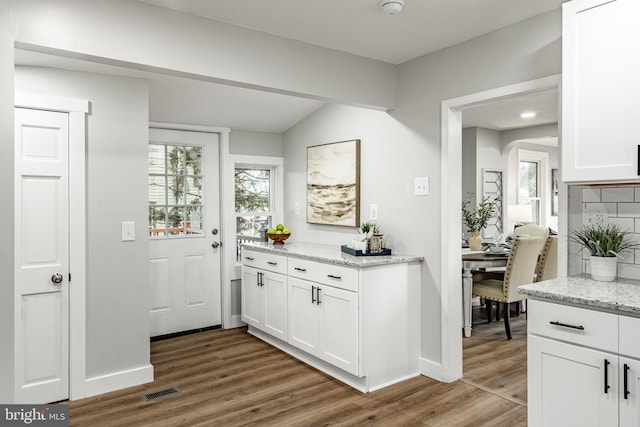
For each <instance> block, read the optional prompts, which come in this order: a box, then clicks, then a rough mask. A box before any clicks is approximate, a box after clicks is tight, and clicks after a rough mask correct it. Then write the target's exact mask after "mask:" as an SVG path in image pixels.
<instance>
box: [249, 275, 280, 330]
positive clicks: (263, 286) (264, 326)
mask: <svg viewBox="0 0 640 427" xmlns="http://www.w3.org/2000/svg"><path fill="white" fill-rule="evenodd" d="M241 291H242V295H241V306H242V307H241V308H242V321H243V322H245V323H247V324H248V325H251V326H253V327H255V328H258V329H260V330H263V331H265V332H267V333H269V334H271V335H273V336H275V337H278V338H280V339H282V340H286V339H287V276H285V275H284V274H278V273H273V272H270V271H264V270H259V269H256V268H253V267H243V268H242V289H241Z"/></svg>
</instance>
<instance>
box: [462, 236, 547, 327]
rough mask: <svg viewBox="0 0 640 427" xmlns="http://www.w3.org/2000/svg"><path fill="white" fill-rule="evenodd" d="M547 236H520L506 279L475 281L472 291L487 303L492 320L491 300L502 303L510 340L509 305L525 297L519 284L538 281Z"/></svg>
mask: <svg viewBox="0 0 640 427" xmlns="http://www.w3.org/2000/svg"><path fill="white" fill-rule="evenodd" d="M545 242H546V239H543V238H542V237H531V236H520V237H517V238H516V239H515V241H514V242H513V245H512V246H511V252H510V253H509V259H508V260H507V267H506V269H505V273H504V279H502V280H499V279H486V280H479V281H475V280H474V281H473V287H472V291H471V292H472V294H473V295H476V296H479V297H483V298H484V300H485V304H486V306H487V311H488V313H487V315H488V319H489V321H491V302H492V301H495V302H497V303H502V306H503V313H504V316H502V317H504V329H505V332H506V333H507V339H511V325H510V323H509V313H510V311H509V306H510V304H511V303H513V302H518V303H519V302H520V301H522V300H524V299H525V298H526V297H525V296H524V295H523V294H520V293H518V286H520V285H525V284H528V283H533V282H534V281H535V274H536V265H537V263H538V256H539V255H540V252H541V250H542V247H543V246H544V244H545Z"/></svg>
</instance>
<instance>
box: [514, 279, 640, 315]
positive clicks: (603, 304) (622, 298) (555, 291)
mask: <svg viewBox="0 0 640 427" xmlns="http://www.w3.org/2000/svg"><path fill="white" fill-rule="evenodd" d="M518 291H519V292H520V293H522V294H526V295H528V296H529V297H530V298H536V299H544V300H549V301H552V302H558V303H565V304H575V305H580V306H587V307H588V308H592V309H596V310H598V309H599V310H603V311H614V312H619V314H626V315H631V316H640V281H637V280H631V279H618V280H615V281H613V282H599V281H597V280H594V279H592V278H591V276H590V275H588V274H583V275H579V276H571V277H558V278H556V279H551V280H545V281H542V282H537V283H531V284H529V285H522V286H519V287H518Z"/></svg>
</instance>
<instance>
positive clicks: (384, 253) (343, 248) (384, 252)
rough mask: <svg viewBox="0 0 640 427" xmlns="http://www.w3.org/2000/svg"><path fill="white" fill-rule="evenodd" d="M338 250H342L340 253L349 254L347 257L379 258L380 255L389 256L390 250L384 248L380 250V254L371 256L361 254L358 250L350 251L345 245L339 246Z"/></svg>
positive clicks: (365, 253)
mask: <svg viewBox="0 0 640 427" xmlns="http://www.w3.org/2000/svg"><path fill="white" fill-rule="evenodd" d="M340 249H341V250H342V252H344V253H346V254H349V255H353V256H380V255H391V249H389V248H385V249H383V250H382V252H378V253H376V254H372V253H369V252H363V251H361V250H360V249H352V248H350V247H349V246H347V245H342V246H340Z"/></svg>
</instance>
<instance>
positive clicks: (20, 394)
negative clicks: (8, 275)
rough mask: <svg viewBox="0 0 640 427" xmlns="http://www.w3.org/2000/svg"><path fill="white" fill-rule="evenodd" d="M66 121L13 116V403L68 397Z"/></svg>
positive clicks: (39, 114) (33, 113)
mask: <svg viewBox="0 0 640 427" xmlns="http://www.w3.org/2000/svg"><path fill="white" fill-rule="evenodd" d="M68 126H69V120H68V115H67V114H66V113H57V112H51V111H40V110H28V109H23V108H16V110H15V144H16V147H15V178H14V180H15V227H16V230H15V289H16V292H15V298H16V299H15V310H16V311H15V324H16V336H15V375H16V379H15V382H16V402H18V403H49V402H55V401H59V400H64V399H67V397H68V394H69V281H68V278H69V202H68V199H69V194H68V188H69V183H68V171H69V164H68V163H69V159H68V147H69V129H68Z"/></svg>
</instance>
